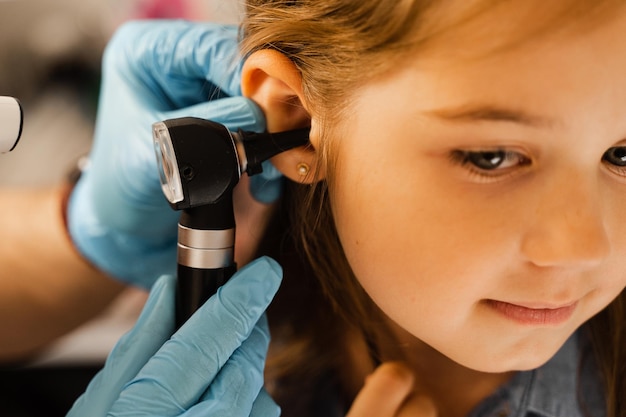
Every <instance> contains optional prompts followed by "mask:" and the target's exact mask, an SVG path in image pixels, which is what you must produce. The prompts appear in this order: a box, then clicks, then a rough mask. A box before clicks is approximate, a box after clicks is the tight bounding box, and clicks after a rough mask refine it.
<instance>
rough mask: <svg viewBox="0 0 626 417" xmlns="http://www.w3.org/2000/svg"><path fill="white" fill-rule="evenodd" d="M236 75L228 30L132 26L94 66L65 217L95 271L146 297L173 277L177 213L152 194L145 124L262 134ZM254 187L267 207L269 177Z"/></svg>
mask: <svg viewBox="0 0 626 417" xmlns="http://www.w3.org/2000/svg"><path fill="white" fill-rule="evenodd" d="M240 72H241V58H240V57H239V55H238V43H237V28H236V27H235V26H224V25H216V24H207V23H192V22H186V21H181V20H176V21H159V20H157V21H138V22H131V23H127V24H125V25H123V26H122V27H121V28H120V29H119V30H118V31H117V32H116V33H115V35H114V36H113V38H112V39H111V41H110V43H109V44H108V45H107V48H106V50H105V53H104V57H103V74H102V88H101V96H100V102H99V106H98V114H97V120H96V130H95V139H94V145H93V148H92V151H91V155H90V163H89V165H88V167H87V169H86V170H85V172H84V173H83V175H82V176H81V179H80V181H79V182H78V184H77V185H76V187H75V189H74V191H73V192H72V195H71V196H70V200H69V205H68V213H67V218H68V228H69V232H70V235H71V237H72V240H73V242H74V244H75V246H76V247H77V249H78V250H79V251H80V252H81V253H82V254H83V256H85V257H86V258H87V259H88V260H89V261H91V262H92V263H93V264H94V265H95V266H97V267H98V268H100V269H102V270H103V271H105V272H107V273H109V274H111V275H112V276H114V277H117V278H118V279H121V280H122V281H126V282H129V283H132V284H136V285H140V286H143V287H146V288H147V287H150V286H151V285H152V283H153V282H154V280H155V279H156V278H157V277H158V276H160V275H163V274H174V273H175V266H176V234H177V229H176V224H177V220H178V217H179V215H180V213H178V212H175V211H174V210H172V209H171V208H170V207H169V205H168V204H167V201H166V199H165V197H164V195H163V192H162V190H161V186H160V182H159V174H158V169H157V164H156V156H155V151H154V148H153V144H152V131H151V128H152V123H154V122H157V121H160V120H163V119H169V118H175V117H182V116H195V117H201V118H205V119H211V120H214V121H217V122H219V123H222V124H224V125H226V126H227V127H229V128H230V129H233V130H237V129H238V128H241V129H243V130H251V131H257V132H259V131H263V130H265V120H264V117H263V114H262V112H261V110H260V109H259V108H258V107H257V106H256V105H255V104H254V103H253V102H252V101H250V100H248V99H246V98H243V97H241V96H240V95H241V91H240V86H239V80H240ZM256 177H258V178H255V177H253V178H254V181H252V182H251V183H252V187H253V189H252V190H251V191H252V193H253V196H254V197H255V198H257V200H260V201H262V202H271V201H273V200H275V199H276V198H277V197H278V195H279V194H280V186H281V178H280V174H279V173H278V171H277V170H275V169H274V168H273V167H272V166H271V164H269V163H267V164H265V165H264V172H263V174H259V175H258V176H256Z"/></svg>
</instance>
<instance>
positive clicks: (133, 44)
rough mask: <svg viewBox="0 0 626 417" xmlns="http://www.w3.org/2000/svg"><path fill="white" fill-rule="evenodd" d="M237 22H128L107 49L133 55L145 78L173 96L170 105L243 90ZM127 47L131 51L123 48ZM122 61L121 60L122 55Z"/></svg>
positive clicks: (133, 59) (209, 98)
mask: <svg viewBox="0 0 626 417" xmlns="http://www.w3.org/2000/svg"><path fill="white" fill-rule="evenodd" d="M237 31H238V29H237V27H236V26H226V25H222V24H213V23H199V22H189V21H183V20H159V21H150V20H148V21H134V22H129V23H125V24H124V25H123V26H121V27H120V28H119V29H118V30H117V31H116V33H115V34H114V36H113V37H112V39H111V41H110V42H109V45H108V47H107V52H105V54H108V50H109V49H110V50H113V51H115V53H114V54H115V55H116V56H117V57H118V59H119V58H122V59H123V57H124V56H127V57H129V58H127V59H128V60H130V59H131V58H130V57H132V61H133V63H135V62H139V63H140V65H128V64H127V63H126V62H125V61H121V62H120V64H121V65H124V66H128V68H129V69H132V70H134V71H135V72H136V74H135V76H136V77H139V76H140V74H139V73H141V72H144V73H145V74H147V75H148V76H145V75H144V76H143V77H141V79H144V80H153V81H154V82H155V83H154V84H153V85H150V86H148V87H149V89H150V90H153V91H154V90H155V88H154V87H158V89H159V90H160V91H162V92H163V94H164V95H165V96H166V97H168V98H170V100H171V108H180V107H187V106H189V105H191V104H194V103H199V102H202V101H206V100H212V99H218V98H221V97H224V96H226V95H228V96H234V95H240V94H241V88H240V85H239V79H240V76H241V57H240V55H239V48H238V38H237V36H238V34H237ZM120 51H126V52H127V53H125V54H124V53H120ZM118 62H119V61H118Z"/></svg>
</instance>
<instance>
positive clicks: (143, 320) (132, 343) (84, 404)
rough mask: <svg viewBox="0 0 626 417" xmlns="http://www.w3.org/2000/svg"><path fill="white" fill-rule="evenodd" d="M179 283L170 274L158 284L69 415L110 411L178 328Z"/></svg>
mask: <svg viewBox="0 0 626 417" xmlns="http://www.w3.org/2000/svg"><path fill="white" fill-rule="evenodd" d="M175 287H176V282H175V279H174V277H172V276H168V275H164V276H162V277H161V278H159V280H158V281H157V282H156V283H155V284H154V287H153V288H152V291H151V292H150V297H149V298H148V300H147V301H146V304H145V305H144V308H143V310H142V312H141V315H140V316H139V318H138V320H137V322H136V323H135V326H134V327H133V328H132V330H130V331H129V332H128V333H127V334H125V335H124V336H123V337H122V338H121V339H120V340H119V341H118V342H117V344H116V345H115V347H114V348H113V350H112V351H111V353H110V354H109V357H108V358H107V361H106V363H105V365H104V368H103V369H102V370H101V371H100V372H99V373H98V374H97V375H96V376H95V377H94V378H93V379H92V380H91V382H90V383H89V386H88V387H87V390H86V391H85V393H84V394H83V395H82V396H81V397H80V398H79V399H78V400H77V401H76V402H75V403H74V406H73V407H72V409H71V410H70V412H69V414H68V415H67V416H68V417H83V416H86V415H92V416H104V415H106V414H107V412H108V411H109V409H110V408H111V405H112V404H113V403H114V402H115V400H116V399H117V398H118V396H119V394H120V392H121V391H122V388H123V387H124V385H125V384H126V383H128V381H130V380H132V379H133V378H134V377H135V376H136V375H137V373H138V372H139V370H140V369H141V368H142V367H143V366H144V365H145V364H146V363H147V362H148V360H149V359H150V358H151V357H152V356H153V355H154V354H155V353H156V352H157V351H158V350H159V348H160V347H161V346H162V345H163V343H165V341H166V340H167V339H169V337H170V336H171V334H172V333H173V332H174V328H175V315H174V298H175V291H176V288H175Z"/></svg>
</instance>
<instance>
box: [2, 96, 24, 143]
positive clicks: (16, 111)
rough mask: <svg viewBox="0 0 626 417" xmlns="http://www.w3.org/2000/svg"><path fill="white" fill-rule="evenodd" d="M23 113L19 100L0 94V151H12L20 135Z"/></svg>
mask: <svg viewBox="0 0 626 417" xmlns="http://www.w3.org/2000/svg"><path fill="white" fill-rule="evenodd" d="M23 122H24V114H23V112H22V106H20V102H19V101H17V100H16V99H14V98H13V97H6V96H0V153H5V152H10V151H12V150H13V149H14V148H15V146H16V145H17V142H19V140H20V136H21V135H22V125H23Z"/></svg>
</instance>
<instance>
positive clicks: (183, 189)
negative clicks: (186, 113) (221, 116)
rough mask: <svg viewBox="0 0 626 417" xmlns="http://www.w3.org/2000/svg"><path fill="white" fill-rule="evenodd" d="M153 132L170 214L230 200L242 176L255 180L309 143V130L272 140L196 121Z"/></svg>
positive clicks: (167, 123)
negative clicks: (274, 160)
mask: <svg viewBox="0 0 626 417" xmlns="http://www.w3.org/2000/svg"><path fill="white" fill-rule="evenodd" d="M152 130H153V138H154V146H155V151H156V156H157V164H158V166H159V174H160V179H161V187H162V189H163V192H164V194H165V196H166V198H167V200H168V201H169V203H170V205H171V206H172V208H174V209H175V210H185V209H189V208H193V207H198V206H202V205H207V204H216V203H217V202H218V201H219V200H220V199H222V198H224V197H228V198H230V196H231V193H230V192H229V191H232V189H233V188H234V187H235V185H237V183H238V182H239V178H240V177H241V174H242V172H246V173H247V174H248V175H254V174H258V173H260V172H262V171H263V168H262V166H261V164H262V163H263V162H264V161H266V160H268V159H269V158H271V157H273V156H275V155H277V154H279V153H281V152H284V151H287V150H289V149H292V148H295V147H297V146H302V145H305V144H306V143H308V140H309V129H308V128H306V129H299V130H293V131H287V132H280V133H275V134H270V133H254V132H244V131H241V130H240V131H239V132H236V133H234V132H230V131H229V130H228V129H227V128H226V127H225V126H224V125H221V124H219V123H215V122H212V121H210V120H205V119H200V118H195V117H184V118H178V119H169V120H165V121H162V122H158V123H155V124H154V125H153V127H152Z"/></svg>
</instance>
